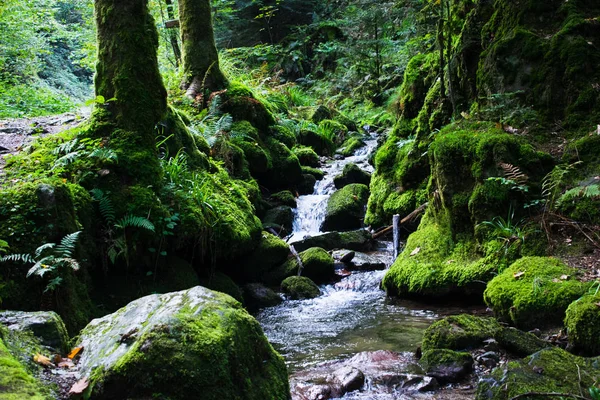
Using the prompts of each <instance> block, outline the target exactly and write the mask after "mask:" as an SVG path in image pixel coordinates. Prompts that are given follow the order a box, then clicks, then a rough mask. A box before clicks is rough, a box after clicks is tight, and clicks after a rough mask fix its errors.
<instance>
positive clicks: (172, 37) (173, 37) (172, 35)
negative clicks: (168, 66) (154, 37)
mask: <svg viewBox="0 0 600 400" xmlns="http://www.w3.org/2000/svg"><path fill="white" fill-rule="evenodd" d="M165 3H166V5H167V17H169V20H171V21H173V20H175V11H174V10H173V0H165ZM169 41H170V42H171V47H172V48H173V55H174V56H175V66H176V67H177V68H179V63H180V62H181V49H180V48H179V41H178V39H177V32H176V31H175V27H173V28H171V29H169Z"/></svg>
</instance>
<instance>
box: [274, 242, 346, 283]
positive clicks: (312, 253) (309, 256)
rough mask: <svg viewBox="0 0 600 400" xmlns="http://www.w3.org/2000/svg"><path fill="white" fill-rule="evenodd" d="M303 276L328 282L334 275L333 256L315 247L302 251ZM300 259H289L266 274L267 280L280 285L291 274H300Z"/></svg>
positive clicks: (320, 281) (319, 281)
mask: <svg viewBox="0 0 600 400" xmlns="http://www.w3.org/2000/svg"><path fill="white" fill-rule="evenodd" d="M299 255H300V260H301V261H302V266H303V269H302V276H306V277H307V278H310V279H312V280H313V281H315V282H317V283H322V282H328V281H329V280H330V279H331V278H332V277H333V276H334V274H335V273H334V267H333V258H332V257H331V255H330V254H329V253H327V252H326V251H325V250H323V249H321V248H318V247H313V248H310V249H308V250H304V251H302V252H301V253H300V254H299ZM298 267H299V266H298V260H297V259H296V258H295V257H292V258H290V259H288V260H287V261H286V262H285V263H284V264H283V265H281V266H280V267H279V268H277V269H276V270H273V271H272V272H271V273H269V274H267V275H265V279H264V280H265V282H267V283H269V284H272V285H279V284H280V283H281V281H283V280H284V279H285V278H288V277H290V276H297V275H298Z"/></svg>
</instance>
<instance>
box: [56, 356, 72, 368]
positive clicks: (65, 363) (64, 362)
mask: <svg viewBox="0 0 600 400" xmlns="http://www.w3.org/2000/svg"><path fill="white" fill-rule="evenodd" d="M57 366H58V368H65V369H68V368H75V364H73V361H72V360H69V359H68V358H63V359H62V361H61V362H59V363H58V364H57Z"/></svg>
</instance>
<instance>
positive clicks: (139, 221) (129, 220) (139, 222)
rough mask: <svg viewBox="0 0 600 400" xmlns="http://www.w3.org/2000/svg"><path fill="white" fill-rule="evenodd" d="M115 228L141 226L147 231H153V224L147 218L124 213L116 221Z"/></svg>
mask: <svg viewBox="0 0 600 400" xmlns="http://www.w3.org/2000/svg"><path fill="white" fill-rule="evenodd" d="M115 226H116V227H117V228H121V229H125V228H129V227H132V228H143V229H146V230H148V231H151V232H154V224H152V222H150V221H149V220H148V219H147V218H144V217H138V216H135V215H126V216H124V217H123V218H121V219H120V220H119V221H117V223H115Z"/></svg>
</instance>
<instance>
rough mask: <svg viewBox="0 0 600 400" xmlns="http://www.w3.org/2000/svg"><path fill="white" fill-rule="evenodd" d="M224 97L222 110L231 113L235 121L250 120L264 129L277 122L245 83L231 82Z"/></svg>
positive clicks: (260, 128) (257, 126) (258, 127)
mask: <svg viewBox="0 0 600 400" xmlns="http://www.w3.org/2000/svg"><path fill="white" fill-rule="evenodd" d="M222 97H223V99H222V102H221V104H220V109H221V111H222V112H223V113H228V114H230V115H231V116H232V117H233V119H234V120H235V121H249V122H250V123H251V124H252V125H253V126H255V127H256V128H257V129H259V130H262V131H267V130H268V129H269V127H270V126H272V125H274V124H275V118H274V117H273V115H272V114H271V113H270V112H269V111H268V110H267V108H266V107H265V105H264V104H263V103H261V102H260V101H259V100H257V99H256V98H254V95H253V94H252V91H251V90H249V89H248V88H247V87H245V86H244V85H243V84H240V83H238V82H231V83H230V84H229V87H228V88H227V92H225V93H223V94H222Z"/></svg>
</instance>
